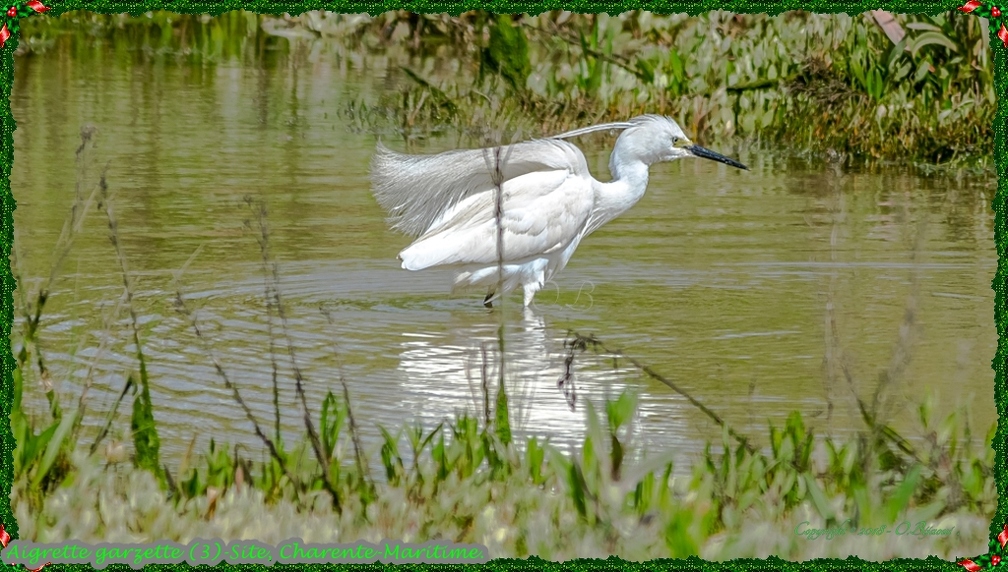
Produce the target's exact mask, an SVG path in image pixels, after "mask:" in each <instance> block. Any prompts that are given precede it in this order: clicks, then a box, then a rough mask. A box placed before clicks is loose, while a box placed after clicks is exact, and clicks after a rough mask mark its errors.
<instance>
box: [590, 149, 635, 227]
mask: <svg viewBox="0 0 1008 572" xmlns="http://www.w3.org/2000/svg"><path fill="white" fill-rule="evenodd" d="M614 159H615V157H614ZM609 170H610V171H611V172H612V180H611V181H609V182H608V183H599V185H598V187H597V188H596V189H595V212H594V213H593V217H592V218H593V219H594V224H593V225H592V227H593V228H592V230H594V229H596V228H598V227H599V226H602V225H603V224H605V223H607V222H609V221H611V220H612V219H614V218H616V217H618V216H619V215H621V214H623V213H624V212H626V211H627V210H629V209H630V207H632V206H634V205H635V204H637V201H639V200H641V197H643V196H644V191H645V190H647V183H648V166H647V165H646V164H645V163H644V162H642V161H639V160H638V161H625V162H624V161H616V160H613V161H610V162H609Z"/></svg>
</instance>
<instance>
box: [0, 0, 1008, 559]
mask: <svg viewBox="0 0 1008 572" xmlns="http://www.w3.org/2000/svg"><path fill="white" fill-rule="evenodd" d="M964 1H965V0H888V1H885V0H807V1H804V2H802V1H800V0H786V1H780V2H773V1H770V0H693V1H690V0H656V1H654V0H652V1H641V0H626V1H617V0H541V1H536V0H493V1H489V2H476V1H473V0H465V1H462V2H446V1H443V0H417V1H414V2H401V1H391V0H387V1H384V2H381V1H374V0H373V1H363V0H343V1H339V0H312V1H307V2H294V1H291V0H226V1H219V2H217V1H213V0H175V1H166V0H132V1H114V0H51V1H44V5H45V7H46V8H48V10H47V11H46V15H53V16H58V15H59V14H62V13H64V12H69V11H72V10H87V11H91V12H97V13H103V14H118V13H124V12H126V13H130V14H140V13H143V12H148V11H151V10H168V11H172V12H177V13H183V14H212V15H218V14H221V13H223V12H228V11H232V10H247V11H251V12H257V13H262V14H281V13H289V14H300V13H302V12H306V11H309V10H330V11H334V12H343V13H369V14H379V13H382V12H386V11H389V10H409V11H412V12H425V13H449V14H452V15H457V14H460V13H462V12H466V11H470V10H487V11H490V12H497V13H509V14H514V13H530V14H538V13H541V12H545V11H548V10H557V9H564V10H570V11H574V12H593V13H600V12H606V13H610V14H616V13H621V12H626V11H629V10H646V11H649V12H655V13H662V14H672V13H688V14H690V15H696V14H700V13H703V12H708V11H711V10H727V11H731V12H736V13H750V14H753V13H767V14H771V15H775V14H779V13H781V12H786V11H790V10H803V11H807V12H818V13H848V14H859V13H862V12H867V11H869V10H886V11H889V12H895V13H903V14H937V13H939V12H947V11H950V10H955V9H958V8H960V7H962V6H963V4H964ZM12 4H13V5H14V9H13V10H11V11H10V12H6V11H5V12H3V13H0V24H2V25H3V26H4V27H6V28H7V29H8V30H9V31H10V37H9V38H5V39H6V41H5V42H3V46H2V48H0V135H2V139H3V140H2V145H0V215H2V220H0V325H2V331H0V373H2V375H3V384H2V387H0V410H2V415H0V419H2V420H3V421H2V422H0V489H2V490H3V491H4V495H3V498H2V500H0V523H2V525H3V527H4V529H6V531H7V533H9V534H10V537H11V538H17V537H18V526H17V521H16V520H15V519H14V515H13V513H12V512H11V503H10V491H11V485H12V481H13V476H14V475H13V473H14V457H13V453H14V447H15V442H14V436H13V434H12V432H11V426H10V411H11V403H12V401H13V388H14V383H13V372H14V368H15V367H16V364H15V360H14V356H13V354H12V353H11V343H10V334H11V325H12V323H13V318H14V297H13V294H14V289H15V287H16V283H15V280H14V276H13V274H12V273H11V266H10V253H11V246H12V244H13V240H14V217H13V214H14V208H15V207H16V204H17V203H16V201H15V200H14V195H13V193H12V192H11V187H10V174H11V165H12V164H13V162H14V138H13V133H14V129H15V128H16V122H15V121H14V117H13V116H12V114H11V105H10V95H11V88H12V86H13V83H14V50H15V49H17V45H18V40H19V29H18V26H17V20H18V19H19V18H23V17H27V16H31V15H33V14H36V13H38V12H40V11H41V10H39V8H38V3H37V2H35V3H33V2H26V1H23V0H18V1H16V2H14V3H12ZM1005 4H1006V6H1005V9H1006V10H1008V0H1005ZM990 5H991V3H984V6H982V7H979V8H975V9H974V11H973V13H972V14H971V15H965V14H964V15H962V17H964V18H970V17H975V16H980V15H982V16H986V17H989V16H990V15H991V10H990ZM10 7H11V5H10V4H8V5H7V6H0V8H7V9H10ZM10 14H14V16H11V15H10ZM1003 19H1005V20H1008V18H1003ZM994 20H995V21H993V22H992V23H993V24H994V25H992V26H991V27H990V33H991V42H990V45H991V49H992V50H993V56H994V82H995V92H996V94H997V101H998V110H997V114H996V115H995V118H994V125H992V128H993V129H994V158H995V161H996V164H997V173H998V188H997V193H996V195H995V196H994V201H993V208H994V243H995V246H996V248H997V253H998V265H997V272H996V273H995V275H994V280H993V282H992V284H991V286H992V288H993V289H994V321H995V324H996V327H997V332H998V345H997V352H996V354H995V356H994V359H993V362H992V367H993V369H994V402H995V404H996V407H997V412H998V425H997V432H996V433H995V436H994V441H993V447H994V480H995V483H996V486H997V491H998V505H997V510H996V511H995V515H994V520H993V521H992V522H991V525H990V539H991V540H990V552H989V553H988V554H987V555H979V556H974V557H972V560H973V561H975V569H981V568H982V569H986V568H987V567H989V566H991V565H992V555H995V554H997V555H1000V554H1001V553H1002V551H1005V552H1006V553H1008V549H1006V548H1005V546H1004V544H1005V542H1002V541H1008V527H1006V523H1008V503H1006V502H1005V500H1006V498H1008V495H1006V493H1008V491H1006V490H1005V487H1006V486H1008V479H1006V476H1008V456H1006V453H1008V450H1006V449H1008V447H1006V438H1008V425H1006V421H1008V411H1006V406H1008V403H1006V400H1005V393H1006V390H1008V388H1006V387H1005V381H1006V379H1005V374H1006V365H1008V332H1006V328H1008V308H1006V306H1005V295H1006V277H1008V228H1006V220H1005V215H1006V210H1008V41H1004V40H1002V38H1001V37H999V35H998V32H999V29H1000V28H999V26H998V24H999V22H998V21H997V20H1000V19H997V18H996V19H994ZM4 35H5V34H3V32H2V31H0V38H2V37H3V36H4ZM1003 35H1004V37H1005V38H1008V32H1006V33H1004V34H1003ZM33 168H42V169H44V168H46V166H45V165H37V166H34V167H33ZM999 535H1000V536H999ZM0 536H3V535H2V534H0ZM999 559H1000V556H998V557H995V558H993V560H994V561H995V562H997V561H998V560H999ZM969 564H973V562H970V563H969ZM1000 565H1005V566H1008V562H1004V561H1001V562H999V564H998V566H1000ZM389 566H391V565H383V564H369V565H351V564H342V565H322V564H312V565H300V566H294V565H276V566H273V567H269V568H267V567H266V566H262V565H251V564H242V565H228V564H225V563H221V564H219V565H217V566H216V567H215V569H219V570H229V571H235V572H238V571H242V572H245V571H252V570H263V571H265V570H272V569H274V568H279V569H290V570H311V571H316V570H323V569H346V570H350V569H356V570H384V569H386V568H387V567H389ZM479 567H482V568H487V569H491V570H542V571H547V570H569V569H574V570H656V569H662V570H682V571H693V570H850V571H855V570H914V571H930V570H955V571H962V570H966V569H967V568H968V566H967V565H966V564H965V563H964V564H957V563H956V562H949V561H945V560H941V559H938V558H936V557H933V556H932V557H930V558H927V559H925V560H919V559H895V560H890V561H887V562H869V561H864V560H861V559H858V558H854V557H850V558H847V559H846V560H839V559H821V560H812V561H806V562H801V563H798V562H789V561H786V560H781V559H779V558H769V559H766V560H757V559H739V560H732V561H728V562H721V563H717V562H707V561H704V560H701V559H700V558H697V557H690V558H687V559H683V560H652V561H649V562H627V561H624V560H621V559H619V558H616V557H610V558H608V559H606V560H575V561H569V562H565V563H558V562H548V561H544V560H541V559H539V558H535V557H533V558H529V559H527V560H517V559H499V560H493V561H491V562H489V563H487V564H482V565H478V564H470V565H452V564H449V565H445V564H438V565H435V564H413V565H405V566H399V567H398V568H404V569H422V570H449V569H450V570H456V569H458V570H461V569H472V568H479ZM88 568H89V567H88V566H87V565H84V564H73V565H55V564H54V565H51V566H47V567H46V569H47V570H87V569H88ZM148 568H149V569H151V570H174V569H182V568H188V565H187V564H178V565H152V566H149V567H148ZM131 569H132V568H129V567H127V566H126V565H125V564H114V565H110V566H109V567H108V568H106V570H131Z"/></svg>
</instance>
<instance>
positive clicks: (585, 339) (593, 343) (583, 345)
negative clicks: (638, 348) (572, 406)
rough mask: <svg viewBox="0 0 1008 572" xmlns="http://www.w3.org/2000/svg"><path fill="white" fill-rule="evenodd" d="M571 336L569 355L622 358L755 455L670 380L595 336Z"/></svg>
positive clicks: (718, 419) (703, 406) (741, 440)
mask: <svg viewBox="0 0 1008 572" xmlns="http://www.w3.org/2000/svg"><path fill="white" fill-rule="evenodd" d="M572 335H573V336H574V339H573V340H569V341H567V342H565V343H564V345H565V346H566V347H567V348H568V351H569V352H570V354H569V355H573V353H574V351H576V350H580V351H582V352H583V351H585V350H586V349H587V348H589V347H590V348H592V349H593V350H595V351H596V352H599V351H601V352H602V353H606V354H609V355H610V356H612V357H613V359H616V358H617V357H620V358H623V359H624V360H626V361H627V362H629V363H630V364H631V365H633V366H634V367H636V368H637V369H638V370H640V371H641V372H643V373H644V374H645V375H647V376H648V377H650V378H651V379H654V380H656V381H660V382H662V383H664V384H665V385H667V386H668V387H669V388H671V389H672V390H673V391H675V392H676V393H678V394H679V395H682V396H683V397H685V398H686V400H687V401H689V402H690V403H691V404H692V405H693V406H694V407H696V408H697V409H699V410H700V411H702V412H703V413H704V414H705V415H707V417H710V418H711V419H712V420H714V422H715V423H717V424H718V425H720V426H721V427H723V428H725V429H727V430H728V434H729V435H731V436H732V437H733V438H734V439H735V440H736V441H738V442H739V443H740V444H742V445H743V446H744V447H745V448H746V450H748V451H749V452H750V453H755V452H756V448H755V447H753V446H752V444H750V442H749V439H747V438H746V437H744V436H742V435H740V434H739V433H737V432H736V431H735V430H734V429H732V428H731V427H730V426H728V424H727V423H725V421H724V420H723V419H721V416H719V415H718V414H717V413H715V412H714V411H712V410H711V409H710V408H708V407H707V406H706V405H704V404H703V403H700V402H699V401H698V400H697V399H696V398H694V397H693V396H692V395H690V394H689V393H687V392H686V391H685V390H684V389H682V388H680V387H679V386H678V385H676V384H675V383H673V382H672V381H671V380H669V379H668V378H666V377H665V376H663V375H661V374H660V373H658V372H656V371H655V370H653V369H651V367H650V366H648V365H645V364H643V363H641V362H639V361H637V360H636V359H635V358H633V357H631V356H628V355H627V354H625V353H623V350H612V349H609V348H608V347H606V345H605V344H604V343H602V341H601V340H599V339H598V338H596V337H595V336H582V335H581V334H578V333H577V332H572Z"/></svg>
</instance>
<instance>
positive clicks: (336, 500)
mask: <svg viewBox="0 0 1008 572" xmlns="http://www.w3.org/2000/svg"><path fill="white" fill-rule="evenodd" d="M248 202H249V206H250V207H252V206H253V205H252V203H251V200H249V201H248ZM254 208H255V209H256V214H257V223H258V227H259V236H258V237H257V240H259V241H260V242H259V244H260V249H261V253H262V257H263V271H264V272H266V273H267V276H268V279H269V280H271V281H272V288H271V292H272V295H273V305H274V306H275V307H276V311H277V316H278V317H279V318H280V325H281V327H282V328H283V334H284V338H285V339H286V340H287V355H288V356H289V357H290V362H291V369H292V370H293V372H294V387H295V390H296V392H297V395H298V398H299V399H300V400H301V407H302V409H303V411H304V417H303V419H304V424H305V428H306V429H307V431H308V439H309V441H311V446H312V449H313V450H314V452H315V456H316V457H317V458H318V462H319V464H320V465H322V476H323V486H324V487H325V489H326V491H327V492H328V493H329V494H330V496H332V501H333V508H334V509H335V510H336V512H342V506H341V503H340V497H339V493H338V492H337V491H336V489H335V487H333V483H332V480H331V477H330V471H329V463H330V459H329V456H328V454H327V453H326V451H325V450H324V448H323V447H322V441H321V439H320V438H319V434H318V431H317V430H316V428H315V424H314V423H313V422H312V418H311V411H310V410H309V409H308V398H307V396H306V394H305V390H304V376H303V375H302V373H301V368H300V367H299V366H298V363H297V358H296V356H295V353H294V340H293V339H292V338H291V335H290V330H289V328H288V327H287V314H286V311H285V310H284V306H283V302H282V300H281V298H280V271H279V269H278V267H277V263H276V261H275V260H273V259H272V258H271V257H270V254H269V227H268V226H267V223H266V203H264V202H262V201H260V202H259V203H258V204H257V205H256V206H255V207H254Z"/></svg>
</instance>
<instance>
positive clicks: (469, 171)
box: [371, 115, 748, 307]
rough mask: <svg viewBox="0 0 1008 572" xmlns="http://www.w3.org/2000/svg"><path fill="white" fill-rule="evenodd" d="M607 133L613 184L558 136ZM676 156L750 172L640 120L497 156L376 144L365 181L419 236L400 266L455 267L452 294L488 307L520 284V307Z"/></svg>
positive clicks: (658, 121)
mask: <svg viewBox="0 0 1008 572" xmlns="http://www.w3.org/2000/svg"><path fill="white" fill-rule="evenodd" d="M609 130H621V131H622V133H620V136H619V138H618V139H617V140H616V145H615V146H614V147H613V152H612V156H611V157H610V158H609V171H610V172H611V174H612V180H611V181H609V182H607V183H603V182H600V181H597V180H595V178H594V177H592V175H591V173H590V172H589V171H588V164H587V162H586V161H585V157H584V155H583V154H582V153H581V151H580V149H578V148H577V147H576V146H574V145H573V144H571V143H569V142H567V141H564V139H566V138H570V137H576V136H579V135H585V134H588V133H594V132H598V131H609ZM683 157H702V158H704V159H713V160H714V161H720V162H721V163H725V164H728V165H731V166H733V167H737V168H740V169H748V167H746V166H745V165H743V164H742V163H739V162H737V161H734V160H732V159H729V158H728V157H725V156H723V155H720V154H718V153H715V152H714V151H711V150H709V149H705V148H703V147H700V146H699V145H696V144H694V143H693V142H692V141H690V140H689V138H687V137H686V135H685V134H684V133H683V131H682V129H680V128H679V125H677V124H676V122H675V121H673V120H672V119H670V118H668V117H664V116H659V115H642V116H639V117H636V118H634V119H631V120H629V121H626V122H619V123H605V124H601V125H594V126H591V127H585V128H582V129H576V130H574V131H568V132H567V133H562V134H560V135H555V136H553V137H550V138H547V139H534V140H531V141H524V142H520V143H514V144H512V145H509V146H506V147H503V148H498V149H497V150H496V151H495V150H494V149H469V150H457V151H447V152H444V153H439V154H436V155H405V154H402V153H396V152H394V151H391V150H389V149H387V148H385V147H384V146H383V145H382V144H381V143H379V144H378V147H377V150H376V152H375V155H374V158H373V159H372V161H371V182H372V190H373V192H374V195H375V198H376V199H377V200H378V203H379V204H380V205H381V206H382V207H383V208H384V209H385V210H386V211H387V212H388V213H389V222H390V223H391V225H392V228H393V229H394V230H398V231H401V232H403V233H405V234H407V235H410V236H415V237H418V238H417V239H416V240H415V241H414V242H413V243H412V244H410V245H409V246H408V247H406V248H405V249H403V250H402V252H400V253H399V260H401V261H402V267H403V268H404V269H406V270H423V269H426V268H436V267H440V268H450V269H452V270H455V271H456V272H457V274H456V277H455V284H454V287H453V290H455V289H458V288H464V287H472V286H483V287H487V288H488V290H489V293H488V294H487V296H486V298H485V299H484V304H486V305H488V306H489V305H490V303H491V302H492V301H493V300H495V299H496V298H498V297H500V296H502V295H506V294H508V293H509V292H511V291H512V290H514V289H515V288H517V287H518V286H521V287H522V288H523V290H524V294H525V298H524V300H525V306H526V307H528V305H529V304H531V303H532V298H533V297H534V296H535V293H536V292H537V291H539V290H540V289H541V288H542V287H543V286H544V285H545V284H546V281H547V280H549V279H550V278H551V277H552V276H554V275H555V274H556V273H557V272H558V271H559V270H561V269H562V268H563V267H564V266H566V265H567V262H568V261H569V260H570V257H571V255H572V254H574V250H575V249H576V248H577V246H578V244H579V243H580V242H581V240H582V239H583V238H584V237H585V236H587V235H589V234H591V233H592V232H594V231H596V230H598V228H599V227H601V226H602V225H604V224H605V223H607V222H609V221H611V220H613V219H614V218H616V217H618V216H619V215H621V214H622V213H624V212H626V211H627V210H628V209H630V207H632V206H633V205H634V204H636V203H637V201H639V200H640V199H641V197H642V196H644V191H645V190H646V189H647V183H648V168H649V167H650V166H651V165H653V164H654V163H657V162H660V161H674V160H676V159H680V158H683ZM497 185H500V191H501V192H500V195H501V196H500V201H499V202H498V190H497ZM498 210H499V211H500V212H498ZM498 220H499V222H498ZM499 270H500V272H498V271H499Z"/></svg>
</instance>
